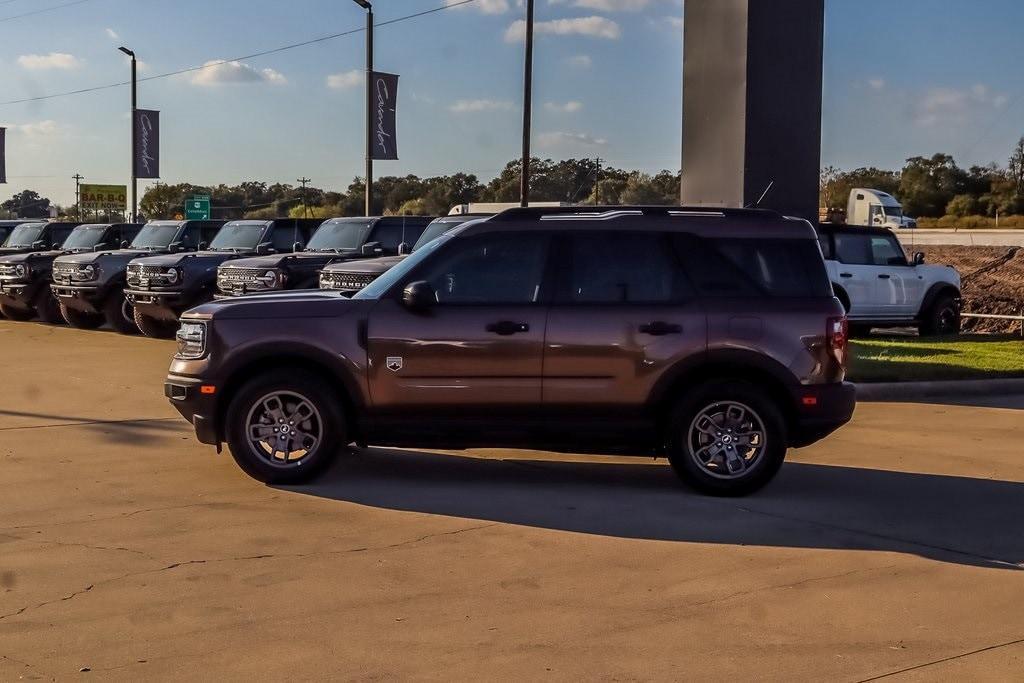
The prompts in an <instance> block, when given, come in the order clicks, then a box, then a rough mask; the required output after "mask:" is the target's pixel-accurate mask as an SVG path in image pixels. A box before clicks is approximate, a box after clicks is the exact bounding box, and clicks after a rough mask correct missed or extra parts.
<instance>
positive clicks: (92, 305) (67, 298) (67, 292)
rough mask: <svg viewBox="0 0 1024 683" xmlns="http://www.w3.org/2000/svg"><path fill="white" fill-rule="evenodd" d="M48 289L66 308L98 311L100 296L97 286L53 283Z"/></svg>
mask: <svg viewBox="0 0 1024 683" xmlns="http://www.w3.org/2000/svg"><path fill="white" fill-rule="evenodd" d="M50 289H51V290H52V291H53V295H54V296H55V297H57V300H58V301H60V302H61V303H62V304H64V305H65V306H67V307H68V308H73V309H75V310H79V311H84V312H86V313H99V302H100V300H101V298H102V297H101V295H100V288H99V287H98V286H95V285H93V286H88V285H86V286H82V285H57V284H53V285H50Z"/></svg>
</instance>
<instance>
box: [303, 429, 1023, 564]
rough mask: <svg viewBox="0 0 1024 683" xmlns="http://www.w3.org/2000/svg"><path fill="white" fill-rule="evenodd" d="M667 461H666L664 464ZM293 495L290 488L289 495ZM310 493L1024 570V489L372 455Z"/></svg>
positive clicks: (561, 523) (605, 531)
mask: <svg viewBox="0 0 1024 683" xmlns="http://www.w3.org/2000/svg"><path fill="white" fill-rule="evenodd" d="M660 462H663V461H660ZM283 488H285V487H283ZM286 488H287V490H290V491H293V492H295V493H299V494H305V495H310V496H318V497H321V498H328V499H333V500H338V501H346V502H351V503H358V504H360V505H368V506H372V507H377V508H383V509H390V510H402V511H411V512H420V513H428V514H436V515H446V516H452V517H461V518H468V519H476V520H487V521H493V522H502V523H507V524H518V525H524V526H531V527H537V528H541V529H553V530H561V531H570V532H576V533H585V534H597V535H602V536H615V537H620V538H632V539H651V540H661V541H677V542H689V543H720V544H729V545H761V546H775V547H788V548H822V549H845V550H851V549H852V550H872V551H881V552H898V553H908V554H914V555H918V556H921V557H926V558H930V559H933V560H937V561H941V562H950V563H954V564H962V565H971V566H977V567H988V568H1000V569H1024V534H1021V533H1020V523H1019V519H1018V515H1019V511H1020V510H1021V508H1022V506H1024V483H1018V482H1011V481H992V480H986V479H971V478H966V477H956V476H942V475H932V474H915V473H906V472H891V471H885V470H874V469H866V468H858V467H840V466H832V465H812V464H804V463H788V464H786V465H785V466H784V467H783V469H782V472H781V473H780V474H779V476H778V478H777V479H776V480H775V481H774V482H773V483H772V484H771V485H769V486H768V487H767V488H766V489H764V490H763V491H761V492H760V493H759V494H757V495H754V496H750V497H747V498H741V499H722V498H712V497H706V496H701V495H698V494H696V493H694V492H692V491H689V490H688V489H686V488H684V487H682V486H681V484H679V483H678V481H677V480H676V478H675V475H674V474H673V473H672V471H671V470H670V469H669V467H667V466H666V465H664V464H660V463H650V461H646V462H645V461H639V460H638V461H637V463H635V464H632V463H627V464H622V463H620V462H601V461H600V460H595V461H593V462H565V461H557V462H552V461H541V460H531V459H528V458H527V459H514V456H512V457H511V458H510V459H483V458H474V457H468V456H466V455H448V454H439V453H426V452H418V451H398V450H387V449H368V450H362V451H359V452H358V453H357V454H355V455H354V456H352V457H347V458H342V459H340V460H339V462H338V463H337V464H336V465H335V466H334V467H332V468H331V470H329V471H328V472H327V473H326V474H325V475H324V476H323V477H321V478H320V479H319V480H318V481H316V482H314V483H312V484H310V485H306V486H302V487H286Z"/></svg>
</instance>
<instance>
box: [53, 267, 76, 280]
mask: <svg viewBox="0 0 1024 683" xmlns="http://www.w3.org/2000/svg"><path fill="white" fill-rule="evenodd" d="M77 272H78V266H76V265H72V264H70V263H54V264H53V281H54V282H56V283H58V284H60V283H66V284H70V283H71V276H72V275H74V274H75V273H77Z"/></svg>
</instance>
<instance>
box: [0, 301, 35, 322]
mask: <svg viewBox="0 0 1024 683" xmlns="http://www.w3.org/2000/svg"><path fill="white" fill-rule="evenodd" d="M0 313H3V314H4V317H5V318H7V319H8V320H13V321H15V322H20V323H23V322H26V321H28V320H31V319H32V318H33V317H34V316H35V313H34V312H32V311H28V310H25V309H24V308H15V307H14V306H8V305H6V304H0Z"/></svg>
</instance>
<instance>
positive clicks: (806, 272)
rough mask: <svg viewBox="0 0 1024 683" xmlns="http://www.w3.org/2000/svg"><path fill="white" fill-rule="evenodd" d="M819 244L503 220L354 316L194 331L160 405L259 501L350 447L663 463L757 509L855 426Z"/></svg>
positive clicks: (277, 319) (445, 248)
mask: <svg viewBox="0 0 1024 683" xmlns="http://www.w3.org/2000/svg"><path fill="white" fill-rule="evenodd" d="M816 237H817V236H816V234H815V231H814V228H813V227H812V226H811V225H810V224H809V223H807V222H806V221H803V220H799V219H790V218H783V217H782V216H780V215H778V214H776V213H774V212H770V211H763V210H749V209H720V210H709V209H684V208H668V207H649V208H648V207H643V208H640V207H617V208H616V207H601V208H596V207H588V208H586V209H584V208H581V207H568V208H552V209H535V208H527V209H513V210H508V211H505V212H503V213H501V214H498V215H496V216H494V217H492V218H489V219H486V220H482V221H474V222H470V223H467V224H465V225H463V226H460V227H458V228H455V229H454V230H452V231H451V232H449V233H447V234H445V235H442V236H441V237H439V238H437V239H435V240H434V241H432V242H431V243H430V244H428V245H427V246H425V247H423V248H422V249H420V250H418V251H417V252H416V253H415V254H413V255H411V256H410V257H409V258H407V259H405V260H404V261H402V263H400V264H398V265H397V266H395V267H394V268H392V269H391V270H389V271H388V272H386V273H384V274H383V275H382V276H381V277H379V278H378V279H377V280H375V281H374V282H373V283H372V284H371V285H369V286H368V287H366V288H364V289H363V290H361V291H360V292H359V293H357V294H356V295H355V296H353V297H352V298H351V299H346V298H344V297H342V296H340V295H339V294H338V293H337V292H329V291H323V290H320V291H312V292H292V293H282V294H276V295H266V296H259V297H244V298H241V299H237V300H233V301H221V302H216V303H212V304H207V305H205V306H200V307H199V308H196V309H193V310H191V311H189V312H188V313H186V314H185V316H184V317H183V318H182V324H181V327H180V329H179V331H178V333H177V343H178V350H177V353H176V355H175V357H174V360H173V361H172V362H171V366H170V370H169V374H168V377H167V379H166V382H165V386H164V391H165V394H166V395H167V396H168V397H169V399H170V401H171V402H172V404H173V405H174V406H175V407H176V408H177V409H178V411H179V412H180V413H181V414H182V415H183V416H184V417H185V418H186V419H188V420H189V421H190V422H191V423H192V425H193V426H194V428H195V431H196V434H197V437H198V438H199V440H200V441H202V442H204V443H209V444H216V445H217V446H218V447H219V446H220V444H221V443H222V442H227V444H228V447H229V448H230V450H231V453H232V455H233V456H234V458H235V460H236V461H237V463H238V464H239V465H240V466H241V468H242V469H243V470H245V471H246V472H247V473H249V474H250V475H251V476H253V477H255V478H257V479H259V480H262V481H266V482H275V483H298V482H302V481H306V480H309V479H310V478H311V477H313V476H315V475H316V474H317V473H319V472H321V471H322V470H323V469H324V468H325V467H326V466H327V465H328V464H329V463H330V461H331V460H332V459H333V457H334V456H335V455H336V454H338V453H339V452H341V451H343V450H344V449H346V448H347V447H348V446H349V445H350V444H356V445H357V446H361V447H362V446H367V445H379V446H398V447H437V448H446V449H452V448H468V447H499V446H500V447H525V448H540V449H546V450H557V451H568V452H577V453H578V452H589V453H595V454H600V453H619V454H623V453H625V454H632V455H648V456H650V455H665V456H667V457H668V459H669V461H670V462H671V464H672V465H673V467H674V469H675V471H676V472H677V473H678V474H679V476H680V477H681V478H682V479H683V480H685V481H686V482H687V483H689V484H690V485H692V486H694V487H696V488H697V489H699V490H701V491H705V492H709V493H713V494H720V495H739V494H744V493H749V492H751V491H754V490H756V489H758V488H760V487H761V486H763V485H764V484H765V483H767V482H768V481H769V480H770V479H772V477H773V476H774V475H775V474H776V472H777V471H778V469H779V467H780V466H781V465H782V462H783V459H784V458H785V455H786V451H787V449H788V448H789V447H800V446H806V445H808V444H810V443H812V442H814V441H816V440H818V439H821V438H823V437H824V436H825V435H827V434H829V433H830V432H832V431H833V430H835V429H837V428H838V427H840V426H841V425H843V424H844V423H846V422H847V421H848V420H849V419H850V417H851V415H852V413H853V409H854V390H853V387H852V385H850V384H848V383H845V382H844V381H843V378H844V374H845V370H844V361H845V354H846V320H845V317H844V315H843V308H842V305H841V304H840V303H839V301H838V300H837V299H836V298H835V296H834V295H833V293H832V288H831V286H830V285H829V281H828V277H827V275H826V272H825V264H824V262H823V261H822V257H821V251H820V250H819V248H818V244H817V241H816Z"/></svg>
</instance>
